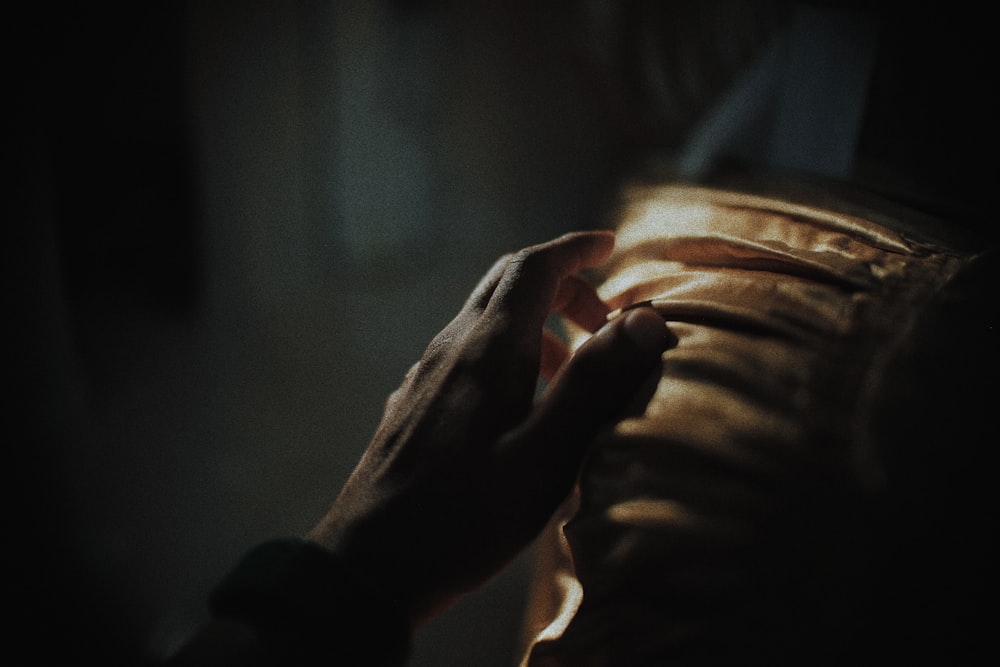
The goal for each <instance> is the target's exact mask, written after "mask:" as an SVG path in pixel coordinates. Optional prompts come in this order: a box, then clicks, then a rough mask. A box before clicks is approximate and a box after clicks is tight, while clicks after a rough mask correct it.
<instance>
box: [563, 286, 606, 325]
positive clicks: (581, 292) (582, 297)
mask: <svg viewBox="0 0 1000 667" xmlns="http://www.w3.org/2000/svg"><path fill="white" fill-rule="evenodd" d="M552 310H553V311H555V312H557V313H559V314H560V315H562V316H564V317H567V318H569V319H571V320H573V321H574V322H576V323H577V324H579V325H580V326H581V327H583V328H584V329H586V330H587V331H589V332H591V333H593V332H595V331H597V330H598V329H600V328H601V327H602V326H604V325H605V324H606V323H607V321H608V307H607V305H606V304H605V303H604V302H603V301H601V298H600V297H599V296H597V291H596V290H595V289H594V288H593V286H592V285H591V284H590V283H588V282H587V281H586V280H584V279H583V278H581V277H579V276H576V275H569V276H566V277H565V278H563V279H562V280H561V281H560V282H559V291H558V292H556V297H555V299H554V300H553V302H552Z"/></svg>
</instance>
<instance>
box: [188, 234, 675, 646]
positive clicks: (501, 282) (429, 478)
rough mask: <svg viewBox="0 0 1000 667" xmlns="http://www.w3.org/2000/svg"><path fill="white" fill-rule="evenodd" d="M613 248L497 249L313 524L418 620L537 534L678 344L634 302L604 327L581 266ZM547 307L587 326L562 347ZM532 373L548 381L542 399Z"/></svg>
mask: <svg viewBox="0 0 1000 667" xmlns="http://www.w3.org/2000/svg"><path fill="white" fill-rule="evenodd" d="M613 246H614V236H613V234H612V233H610V232H580V233H574V234H567V235H565V236H562V237H560V238H558V239H555V240H553V241H549V242H547V243H543V244H540V245H536V246H532V247H530V248H526V249H524V250H522V251H520V252H518V253H515V254H512V255H508V256H505V257H503V258H501V259H500V260H499V261H498V262H497V263H496V264H495V265H494V266H493V268H492V269H490V271H489V272H488V273H487V274H486V276H485V277H484V278H483V279H482V281H481V282H480V283H479V285H478V286H477V287H476V288H475V290H474V291H473V292H472V294H471V295H470V297H469V298H468V300H467V302H466V303H465V305H464V307H463V308H462V310H461V311H460V312H459V313H458V315H457V316H456V317H455V318H454V319H453V320H452V322H451V323H450V324H448V326H446V327H445V328H444V330H443V331H441V333H440V334H438V335H437V336H436V337H435V338H434V340H433V341H431V343H430V345H429V346H428V347H427V350H426V352H425V353H424V355H423V357H422V358H421V360H420V361H419V362H418V363H417V364H415V365H414V366H413V367H412V368H411V369H410V371H409V372H408V373H407V375H406V377H405V378H404V380H403V383H402V385H401V386H400V388H399V389H398V390H396V391H395V392H394V393H393V394H392V395H390V396H389V399H388V401H387V403H386V407H385V412H384V414H383V418H382V422H381V424H380V425H379V427H378V429H377V430H376V432H375V435H374V437H373V439H372V441H371V444H370V445H369V447H368V449H367V451H366V452H365V454H364V455H363V457H362V458H361V460H360V462H359V463H358V465H357V467H356V468H355V470H354V472H353V474H352V475H351V477H350V479H349V480H348V482H347V484H346V485H345V486H344V488H343V489H342V490H341V492H340V494H339V495H338V497H337V499H336V500H335V502H334V503H333V505H332V506H331V508H330V510H329V511H328V512H327V514H326V515H325V516H324V517H323V518H322V519H321V520H320V521H319V522H318V524H317V525H316V526H315V527H314V528H313V529H312V530H311V531H310V532H309V533H308V535H307V538H308V539H309V540H312V541H313V542H315V543H317V544H319V545H320V546H322V547H323V548H325V549H328V550H329V551H331V552H333V553H336V554H337V555H338V556H340V557H341V558H342V559H344V560H345V561H347V562H349V563H351V566H352V567H354V568H356V569H357V571H358V573H359V575H361V576H365V577H368V578H370V579H371V580H372V581H378V582H379V586H381V587H383V588H384V589H386V590H391V591H392V593H393V599H394V600H395V601H396V603H397V604H398V605H399V609H397V610H395V611H396V612H397V613H399V614H401V615H402V617H404V618H405V619H406V620H407V621H408V623H409V625H410V627H411V628H413V629H416V628H418V627H419V626H420V625H422V624H423V623H425V622H427V621H428V620H429V619H431V618H433V617H434V616H435V615H437V614H439V613H440V612H441V611H443V610H444V609H447V608H448V607H449V606H450V605H451V604H453V603H454V602H455V601H456V600H457V599H459V598H460V597H461V596H462V595H464V594H466V593H469V592H470V591H473V590H475V589H476V588H478V587H480V586H481V585H482V584H483V583H485V582H486V581H488V580H489V579H490V578H491V577H493V576H494V575H495V574H497V573H498V572H499V571H500V570H501V569H503V567H504V566H505V565H507V564H508V563H509V562H510V560H511V559H513V558H514V557H515V556H516V555H517V554H518V553H519V552H520V551H521V550H523V549H524V548H525V547H526V546H527V545H528V544H529V543H530V542H531V541H532V540H533V539H534V537H535V536H536V535H537V534H538V533H539V532H540V530H541V529H542V528H543V527H544V525H545V524H546V523H547V521H548V520H549V518H550V517H551V516H552V513H553V512H554V511H555V509H556V508H557V507H558V506H559V504H560V503H561V502H562V501H563V500H564V499H565V498H566V496H567V495H568V494H569V492H570V491H571V490H572V488H573V485H574V484H575V481H576V477H577V474H578V471H579V469H580V465H581V464H582V462H583V459H584V457H585V455H586V452H587V449H588V446H589V444H590V442H592V440H593V438H594V436H595V435H596V434H597V433H599V432H600V431H601V430H602V429H606V428H611V427H613V425H614V424H615V423H616V422H617V421H618V420H619V419H621V417H622V415H623V414H624V412H625V411H626V409H628V408H629V407H630V405H631V404H632V403H633V402H634V400H635V397H636V394H637V392H638V391H639V389H640V388H641V387H642V386H643V385H644V384H645V383H646V381H647V380H648V379H649V377H650V375H651V373H654V372H656V371H658V369H659V363H660V357H661V355H662V353H663V351H664V350H666V349H667V348H668V347H669V346H670V344H671V342H672V341H673V337H672V336H671V334H670V333H669V331H668V329H667V327H666V325H665V323H664V321H663V319H662V318H661V317H660V316H659V315H657V314H656V313H655V312H654V311H652V310H650V309H648V308H637V309H634V310H630V311H628V312H627V313H625V314H623V315H622V316H621V317H619V318H617V319H614V320H612V321H611V322H608V321H607V315H608V308H607V306H605V304H604V303H603V302H601V300H600V299H599V298H598V296H597V294H596V292H595V291H594V289H593V287H591V286H590V284H589V283H587V281H586V280H584V279H583V278H582V277H581V276H580V274H579V272H580V271H581V270H582V269H585V268H588V267H593V266H597V265H599V264H601V263H602V262H603V261H605V260H606V259H607V257H608V255H609V254H610V252H611V250H612V248H613ZM552 312H558V313H560V314H561V315H563V316H564V317H566V318H568V319H569V320H572V321H573V322H575V323H576V324H578V325H579V326H581V327H583V328H584V329H585V330H587V331H590V332H593V335H592V336H591V337H590V338H589V339H588V340H587V341H586V342H585V343H584V344H583V345H581V346H580V347H579V349H577V350H576V351H575V352H574V353H573V354H570V351H569V350H568V349H567V348H566V346H565V344H564V343H563V342H562V341H560V340H559V339H558V338H557V337H555V336H554V335H552V334H551V333H549V332H547V331H546V330H545V329H544V326H545V321H546V319H547V317H548V316H549V314H550V313H552ZM539 377H541V378H543V379H545V380H548V381H550V382H549V385H548V387H547V389H546V391H545V393H544V395H543V396H542V397H541V399H540V400H538V401H536V400H535V392H536V386H537V381H538V378H539ZM230 634H231V635H232V633H230ZM247 636H249V635H247ZM209 644H211V642H209ZM184 664H187V663H184ZM223 664H224V661H223ZM228 664H252V663H250V662H241V661H239V660H233V661H231V662H229V663H228Z"/></svg>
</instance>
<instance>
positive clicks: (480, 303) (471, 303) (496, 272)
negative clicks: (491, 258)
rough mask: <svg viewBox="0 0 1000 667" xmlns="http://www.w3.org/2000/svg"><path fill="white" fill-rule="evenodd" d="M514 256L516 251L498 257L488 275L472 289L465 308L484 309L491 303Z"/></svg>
mask: <svg viewBox="0 0 1000 667" xmlns="http://www.w3.org/2000/svg"><path fill="white" fill-rule="evenodd" d="M513 258H514V253H508V254H506V255H504V256H503V257H501V258H500V259H498V260H497V261H496V262H495V263H494V264H493V266H492V267H490V270H489V271H487V272H486V275H484V276H483V277H482V279H481V280H480V281H479V284H478V285H476V288H475V289H474V290H472V294H470V295H469V298H468V299H467V300H466V302H465V307H464V308H463V310H473V309H474V310H480V311H481V310H484V309H485V308H486V306H487V305H489V302H490V298H491V297H492V296H493V292H494V291H495V290H496V288H497V284H498V283H499V282H500V279H501V278H503V275H504V273H505V272H506V271H507V267H508V266H509V265H510V262H511V260H512V259H513Z"/></svg>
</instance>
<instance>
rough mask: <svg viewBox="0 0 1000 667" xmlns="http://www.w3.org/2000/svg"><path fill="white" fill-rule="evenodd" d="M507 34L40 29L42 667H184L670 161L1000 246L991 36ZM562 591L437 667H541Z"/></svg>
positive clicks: (20, 476) (733, 7)
mask: <svg viewBox="0 0 1000 667" xmlns="http://www.w3.org/2000/svg"><path fill="white" fill-rule="evenodd" d="M492 4H499V3H486V2H467V3H448V2H369V3H364V2H338V3H320V2H301V3H266V2H257V1H253V2H242V3H192V2H188V3H182V2H177V3H134V6H126V7H114V8H112V7H110V6H107V7H101V6H96V7H95V6H89V5H71V6H67V7H59V6H58V5H56V6H46V7H44V8H39V9H21V10H17V11H14V12H13V13H12V14H11V16H10V19H9V20H8V21H7V24H6V31H7V38H6V40H5V43H6V45H7V46H6V51H7V53H6V57H5V61H6V65H7V67H8V70H9V73H8V76H7V77H6V85H7V90H8V95H7V106H8V109H9V110H12V111H13V120H12V121H9V122H8V125H7V134H8V139H7V142H6V143H7V146H8V153H7V154H8V156H9V159H8V162H9V165H10V166H9V169H10V170H11V171H12V172H13V177H12V178H9V179H8V187H9V194H8V197H7V210H8V214H7V216H6V229H7V233H8V234H9V235H10V237H9V241H8V243H7V244H5V247H6V253H7V262H6V268H7V270H8V272H9V274H10V277H9V279H8V282H7V286H8V289H7V290H6V293H7V301H8V304H9V307H8V309H7V317H6V321H7V326H6V328H7V330H8V333H9V334H11V336H10V340H11V342H9V343H8V346H9V347H8V354H9V358H10V364H9V367H10V371H9V373H8V374H7V377H8V388H9V392H8V394H9V399H8V405H9V407H10V411H9V419H8V423H10V424H11V436H10V437H9V438H6V439H5V441H6V443H7V444H6V450H7V452H8V465H7V466H6V469H7V471H8V476H9V477H10V483H9V485H8V486H9V488H10V489H11V490H12V491H13V494H12V502H11V503H10V505H9V507H8V514H9V516H10V517H11V520H10V522H9V524H8V531H7V536H6V539H7V542H8V547H7V551H8V552H9V553H10V554H12V555H13V556H14V563H13V566H12V567H11V568H10V569H9V570H8V575H9V576H8V580H9V581H11V585H12V588H13V594H12V595H11V596H10V598H9V604H11V606H12V607H13V608H14V609H16V610H17V613H15V614H14V616H15V623H14V625H13V627H12V628H11V630H12V631H13V632H12V636H13V637H14V642H13V643H12V645H11V646H10V647H9V650H11V651H12V652H13V654H14V655H16V656H18V660H20V662H16V663H15V664H25V665H27V664H39V665H41V664H83V663H86V664H107V665H114V664H135V663H137V662H139V661H141V660H146V659H155V658H157V657H161V656H163V655H164V654H166V653H168V652H169V651H171V650H172V649H173V648H175V647H176V646H177V645H178V643H179V642H181V641H183V640H184V638H185V637H187V636H188V635H189V634H190V633H191V632H192V630H193V628H194V627H196V626H197V624H198V623H199V622H201V621H202V620H203V619H204V618H205V594H206V592H207V591H208V590H209V588H210V587H211V586H212V585H213V584H214V583H215V582H216V581H217V580H218V578H219V577H220V576H221V575H222V574H223V573H224V572H225V571H226V569H227V568H228V567H229V566H230V565H231V564H232V563H233V562H234V560H235V559H236V558H237V557H238V556H239V555H240V554H241V553H242V552H243V551H244V550H245V549H247V548H248V547H249V546H251V545H253V544H254V543H256V542H258V541H260V540H263V539H267V538H269V537H272V536H275V535H291V534H301V533H303V532H304V531H305V530H307V529H308V528H309V527H310V526H311V525H312V523H313V522H314V521H315V520H316V519H317V518H318V517H319V516H320V515H321V514H322V513H323V511H325V509H326V507H327V506H328V504H329V503H330V502H331V501H332V499H333V497H334V496H335V495H336V491H337V489H338V488H339V487H340V485H341V484H342V483H343V481H344V480H345V479H346V476H347V475H348V473H349V472H350V469H351V467H352V466H353V464H354V462H355V461H356V459H357V458H358V456H359V455H360V453H361V452H362V450H363V448H364V446H365V445H366V443H367V439H368V437H369V435H370V433H371V432H372V430H373V429H374V427H375V425H376V424H377V422H378V417H379V415H380V412H381V408H382V402H383V400H384V397H385V396H386V395H388V393H389V392H390V391H391V390H392V389H394V388H395V386H396V384H397V383H398V381H399V380H400V379H401V378H402V375H403V373H404V372H405V370H406V369H407V368H408V367H409V365H410V364H411V363H412V362H413V361H414V360H415V359H416V358H417V357H418V356H419V354H420V352H421V351H422V349H423V347H424V345H425V344H426V342H427V341H428V340H429V339H430V338H431V336H432V335H433V334H434V333H436V331H437V330H438V329H439V328H441V327H442V326H443V325H444V324H445V323H447V321H448V320H449V319H450V316H451V314H452V313H453V312H454V311H455V310H456V309H457V308H458V306H459V305H460V303H461V302H462V300H463V298H464V296H465V294H466V293H467V291H468V290H469V289H470V288H471V287H472V285H474V283H475V282H476V279H477V278H478V277H479V275H480V274H481V273H482V272H483V271H484V270H485V269H486V268H487V267H488V266H489V265H490V263H491V262H492V260H493V259H494V258H495V257H496V256H497V255H499V254H501V253H503V252H507V251H509V250H512V249H515V248H518V247H521V246H524V245H526V244H529V243H532V242H536V241H540V240H544V239H547V238H549V237H551V236H553V235H556V234H558V233H560V232H563V231H567V230H570V229H580V228H586V227H591V226H597V225H600V224H601V223H602V219H601V214H602V212H603V210H604V207H605V206H606V204H607V203H608V201H609V196H610V194H611V193H612V192H613V187H614V185H615V184H616V183H618V182H619V179H620V178H621V177H622V176H623V175H624V174H626V173H629V170H631V169H633V168H634V167H636V166H637V165H647V164H648V163H647V162H645V160H646V158H649V157H651V156H652V157H656V158H657V160H656V162H655V164H656V165H658V168H659V169H661V170H664V171H666V172H668V173H676V174H679V175H681V176H684V177H698V176H700V175H703V174H704V173H706V172H707V171H708V170H710V169H711V168H712V167H713V166H714V165H715V164H716V163H717V162H718V161H720V160H728V159H733V160H736V161H738V162H741V163H742V162H751V163H755V164H762V165H764V166H767V167H776V168H791V169H798V170H805V171H808V172H812V173H817V174H820V175H823V176H828V177H833V178H838V179H848V180H854V181H857V182H861V183H863V184H865V185H868V186H871V187H876V188H878V189H879V190H880V191H882V192H885V193H888V194H891V195H892V196H894V197H897V198H899V199H900V200H902V201H905V202H907V203H911V204H914V205H916V206H919V207H920V208H922V209H924V210H929V211H932V212H937V213H941V214H943V215H946V216H947V217H949V218H950V219H953V220H956V221H958V224H962V225H968V226H970V227H973V228H977V229H980V230H985V231H987V232H988V233H990V234H992V233H993V231H992V230H993V225H992V218H991V215H990V214H989V212H988V201H987V198H988V196H989V195H990V194H991V193H992V182H993V173H994V172H995V170H994V169H993V168H992V167H989V166H987V164H989V163H988V162H986V163H984V160H986V161H989V160H992V158H993V156H994V155H995V152H994V150H993V149H994V147H995V141H994V134H993V129H992V125H993V122H994V114H995V102H994V101H993V94H994V90H993V89H994V88H995V85H996V83H995V68H994V67H993V65H992V60H993V59H992V43H990V42H989V41H987V39H986V38H985V34H986V27H985V26H986V25H988V22H987V21H986V20H985V18H984V16H981V15H978V14H981V12H978V14H977V12H974V11H973V10H971V9H969V8H968V7H957V8H956V7H954V6H951V5H947V6H946V5H942V4H936V3H930V4H928V3H923V4H922V3H912V4H911V5H909V6H908V10H907V11H906V13H905V14H893V13H890V12H889V11H888V10H886V9H884V8H882V7H881V6H879V5H872V4H864V3H815V4H809V3H804V4H786V3H655V2H633V3H628V2H623V3H608V4H607V5H606V7H608V8H611V9H608V10H607V11H594V12H592V13H590V14H587V13H585V12H582V9H581V8H582V7H583V6H584V4H574V3H568V2H562V3H551V4H546V5H545V8H540V7H536V4H537V5H541V4H543V3H526V2H511V3H506V4H504V6H503V9H497V8H494V7H491V5H492ZM595 6H600V3H598V4H597V5H595ZM584 19H586V20H584ZM650 34H653V35H658V37H650ZM776 35H777V36H778V37H777V38H776V37H775V36H776ZM782 36H784V37H782ZM817 36H818V37H820V38H822V39H818V38H817ZM778 38H780V39H779V43H780V44H781V45H782V49H783V50H779V51H780V53H779V55H778V56H775V58H774V59H772V60H770V61H768V60H767V59H766V58H765V57H764V56H762V54H765V55H766V53H767V48H768V45H769V44H773V43H774V40H775V39H778ZM782 39H783V40H784V41H781V40H782ZM645 47H649V48H645ZM651 51H652V52H653V53H654V55H653V57H652V58H653V59H652V62H654V63H658V64H659V67H651V66H649V65H648V61H644V60H643V59H644V58H647V57H649V53H650V52H651ZM640 54H645V55H642V56H641V55H640ZM762 62H763V63H764V65H760V63H762ZM643 63H645V64H643ZM755 63H757V64H758V65H759V66H758V67H757V69H756V70H754V66H755ZM767 63H770V64H767ZM746 71H750V72H751V73H753V72H757V75H759V76H758V78H757V79H753V77H750V79H751V80H752V81H755V82H756V83H755V84H754V85H751V86H749V87H746V86H744V88H740V85H739V84H740V81H744V80H745V79H741V77H742V76H744V72H746ZM529 569H530V552H529V553H528V554H526V555H525V556H524V557H523V558H522V559H520V560H519V561H517V562H516V563H515V564H514V566H513V567H512V568H511V570H509V571H508V572H506V573H505V574H503V575H502V576H501V577H500V578H499V579H498V580H496V581H495V582H493V583H492V584H490V586H489V587H488V588H487V589H486V590H485V591H483V592H482V593H481V594H479V595H477V596H473V597H470V598H469V599H468V600H466V601H464V602H463V603H461V605H460V606H459V607H458V608H456V609H455V610H453V611H452V612H450V613H449V614H447V615H446V616H445V617H443V618H442V619H440V620H439V621H438V622H436V623H435V624H433V625H432V626H430V627H429V628H427V630H426V631H425V632H424V633H422V634H421V635H420V637H419V638H418V642H417V645H416V649H415V654H414V660H413V664H415V665H473V664H474V665H479V666H489V665H497V666H498V667H503V666H506V665H510V664H511V661H512V659H513V656H514V654H515V651H514V650H513V646H514V645H515V642H516V639H517V633H518V630H519V627H518V618H519V614H520V611H521V607H522V605H523V601H524V600H523V598H524V582H525V580H526V577H527V574H528V571H529ZM22 656H23V657H22Z"/></svg>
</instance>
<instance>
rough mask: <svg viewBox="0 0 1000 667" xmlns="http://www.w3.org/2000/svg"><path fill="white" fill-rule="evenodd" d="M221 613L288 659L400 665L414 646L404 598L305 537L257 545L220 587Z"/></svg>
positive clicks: (216, 603)
mask: <svg viewBox="0 0 1000 667" xmlns="http://www.w3.org/2000/svg"><path fill="white" fill-rule="evenodd" d="M210 603H211V608H212V612H213V614H214V615H215V616H216V618H217V619H221V620H225V619H231V620H236V621H239V622H241V623H244V624H246V625H248V626H250V627H251V628H253V630H254V631H255V633H256V634H257V636H258V637H259V639H260V644H261V646H262V648H263V650H264V651H265V652H266V653H268V654H269V655H273V656H274V657H275V658H276V659H278V660H279V661H280V662H283V663H287V660H289V659H295V660H297V661H301V663H302V664H309V663H312V662H320V661H323V662H326V663H329V662H330V660H331V659H332V658H347V657H353V658H356V659H357V660H358V661H359V662H358V664H370V665H397V664H402V662H403V661H404V660H405V657H406V654H407V652H408V649H409V640H410V624H409V621H408V619H407V618H406V616H405V615H404V614H401V613H400V607H399V604H398V601H397V600H395V599H394V596H393V595H392V592H391V591H386V590H384V589H383V588H382V587H380V586H379V585H377V584H376V583H375V582H373V581H371V578H370V577H368V576H367V575H365V574H364V573H363V572H359V571H358V568H357V567H356V566H353V565H352V563H351V560H350V559H348V558H345V557H342V556H341V555H340V554H338V553H335V552H333V551H329V550H328V549H326V548H324V547H323V546H320V545H319V544H317V543H316V542H313V541H309V540H304V539H282V540H272V541H269V542H265V543H263V544H261V545H258V546H257V547H255V548H254V549H251V550H250V551H249V552H247V554H246V555H245V556H244V557H243V558H242V559H241V560H240V562H239V563H238V564H237V565H236V567H235V568H233V570H232V571H231V572H230V573H229V574H228V576H227V577H226V578H225V579H223V581H222V582H221V583H220V585H219V586H218V587H217V588H216V589H215V590H214V591H213V593H212V596H211V598H210Z"/></svg>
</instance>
